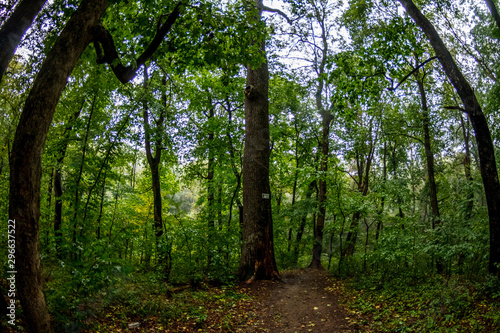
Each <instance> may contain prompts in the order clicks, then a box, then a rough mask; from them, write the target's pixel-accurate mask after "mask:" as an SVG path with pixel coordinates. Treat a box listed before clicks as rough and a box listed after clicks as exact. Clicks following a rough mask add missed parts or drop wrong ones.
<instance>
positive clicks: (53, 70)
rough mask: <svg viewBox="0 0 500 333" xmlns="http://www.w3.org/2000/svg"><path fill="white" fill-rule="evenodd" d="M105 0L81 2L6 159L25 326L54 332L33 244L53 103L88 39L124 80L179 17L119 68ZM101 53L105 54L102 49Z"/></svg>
mask: <svg viewBox="0 0 500 333" xmlns="http://www.w3.org/2000/svg"><path fill="white" fill-rule="evenodd" d="M107 7H108V2H107V1H106V0H84V1H83V2H82V3H81V4H80V6H79V7H78V9H77V10H76V11H75V13H74V14H73V15H72V16H71V18H70V19H69V21H68V23H67V24H66V26H65V27H64V29H63V31H62V32H61V34H60V35H59V37H58V38H57V40H56V42H55V43H54V45H53V46H52V48H51V50H50V52H49V53H48V55H47V58H46V59H45V61H44V62H43V64H42V67H41V68H40V71H39V73H38V75H37V77H36V79H35V82H34V83H33V88H32V89H31V91H30V93H29V96H28V98H27V99H26V102H25V105H24V108H23V112H22V114H21V118H20V120H19V125H18V127H17V129H16V134H15V137H14V142H13V145H12V155H11V158H10V169H11V174H10V193H11V195H10V198H9V216H10V218H11V219H13V220H15V221H16V224H17V230H16V231H17V235H16V236H17V237H16V249H17V251H18V256H17V259H18V264H17V271H18V273H19V274H18V280H19V281H18V290H19V299H20V301H21V305H22V307H23V309H24V313H25V318H26V322H27V323H28V328H29V330H30V331H33V332H40V333H44V332H53V329H52V327H51V324H50V317H49V314H48V311H47V307H46V304H45V299H44V295H43V292H42V285H43V283H42V269H41V265H40V248H39V242H38V232H39V225H38V221H39V217H40V179H41V157H42V151H43V147H44V144H45V139H46V137H47V132H48V130H49V126H50V123H51V121H52V118H53V115H54V111H55V108H56V105H57V103H58V101H59V98H60V96H61V93H62V91H63V89H64V87H65V85H66V82H67V79H68V77H69V76H70V74H71V72H72V70H73V68H74V67H75V66H76V63H77V61H78V59H79V58H80V55H81V54H82V52H83V51H84V50H85V48H86V47H87V46H88V45H89V43H90V42H91V41H92V40H95V41H96V42H98V43H100V45H101V46H102V49H101V48H99V47H98V50H99V52H98V53H99V55H100V60H101V61H103V62H107V63H110V64H111V67H112V69H113V71H114V72H115V74H116V75H117V76H119V78H120V81H121V82H123V83H126V82H128V80H130V79H132V78H133V77H134V76H135V73H136V71H137V68H138V66H140V65H142V64H144V63H145V61H146V60H147V59H148V58H149V57H151V55H152V54H153V53H154V51H155V50H156V48H158V46H159V44H160V43H161V40H162V39H163V37H164V36H165V34H166V33H167V32H168V30H169V29H170V27H171V26H172V25H173V23H174V22H175V20H176V19H177V17H178V16H179V10H180V3H179V4H177V6H176V7H175V9H174V11H173V12H172V13H171V14H170V16H169V17H168V19H167V20H166V22H165V23H164V24H163V25H162V26H161V27H160V29H159V30H158V33H157V35H156V36H155V39H153V42H152V43H151V44H150V46H149V47H148V48H147V49H146V51H145V52H144V53H143V54H142V55H141V56H140V57H139V59H138V61H137V63H136V64H134V65H132V66H127V67H125V66H123V65H122V64H121V62H120V61H119V56H118V53H117V51H116V49H115V48H114V45H113V43H112V39H111V35H110V34H109V32H108V31H107V30H106V29H105V28H104V27H103V26H102V25H101V24H100V22H99V21H100V18H101V16H102V15H103V14H104V12H105V10H106V8H107ZM102 51H104V52H102ZM117 60H118V61H117Z"/></svg>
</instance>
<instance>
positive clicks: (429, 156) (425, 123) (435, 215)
mask: <svg viewBox="0 0 500 333" xmlns="http://www.w3.org/2000/svg"><path fill="white" fill-rule="evenodd" d="M417 63H418V60H417ZM424 75H425V74H424ZM415 77H416V80H417V85H418V91H419V93H420V101H421V104H422V129H423V131H424V150H425V158H426V161H427V163H426V164H427V181H428V183H429V197H430V203H431V210H432V215H431V223H432V229H433V230H437V229H439V228H440V224H441V220H440V218H439V204H438V197H437V186H436V178H435V177H434V154H433V153H432V148H431V135H430V130H429V125H430V118H429V107H428V106H427V95H426V94H425V88H424V82H423V81H424V79H423V78H422V79H419V78H418V71H417V72H416V73H415ZM400 209H401V208H400ZM438 242H439V241H438ZM438 244H439V243H438ZM436 269H437V272H438V273H439V274H441V273H443V263H442V260H441V258H437V260H436Z"/></svg>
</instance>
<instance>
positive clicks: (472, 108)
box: [399, 0, 500, 274]
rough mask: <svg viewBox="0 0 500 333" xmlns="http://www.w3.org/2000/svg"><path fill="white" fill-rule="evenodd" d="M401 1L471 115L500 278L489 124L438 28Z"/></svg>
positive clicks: (497, 194)
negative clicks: (425, 36) (425, 37)
mask: <svg viewBox="0 0 500 333" xmlns="http://www.w3.org/2000/svg"><path fill="white" fill-rule="evenodd" d="M399 1H400V2H401V4H402V5H403V6H404V7H405V8H406V11H407V12H408V14H409V15H410V16H411V17H412V18H413V20H414V21H415V22H416V23H417V25H418V26H420V28H421V29H422V31H423V32H424V33H425V34H426V35H427V38H428V39H429V41H430V43H431V45H432V47H433V49H434V51H435V52H436V55H437V56H438V58H439V61H440V62H441V65H442V67H443V69H444V71H445V73H446V75H447V76H448V78H449V80H450V81H451V83H452V84H453V86H454V87H455V90H456V91H457V93H458V95H459V96H460V99H461V100H462V103H463V105H464V109H465V112H466V113H467V114H468V115H469V117H470V120H471V123H472V126H473V127H474V132H475V136H476V142H477V147H478V151H479V161H480V169H481V176H482V178H483V184H484V192H485V194H486V203H487V206H488V215H489V226H490V258H489V264H488V270H489V272H490V273H492V274H498V273H499V272H500V270H499V268H498V267H497V264H498V263H500V207H499V206H498V205H499V203H500V183H499V181H498V172H497V166H496V161H495V150H494V147H493V141H492V139H491V134H490V129H489V127H488V122H487V120H486V117H485V116H484V113H483V111H482V109H481V106H480V105H479V102H478V100H477V98H476V96H475V94H474V90H473V89H472V88H471V86H470V85H469V82H468V81H467V79H466V78H465V77H464V76H463V74H462V72H461V71H460V69H459V68H458V66H457V65H456V63H455V61H454V60H453V57H452V56H451V54H450V52H449V51H448V49H447V48H446V46H445V45H444V43H443V41H442V39H441V37H440V36H439V34H438V33H437V31H436V29H435V28H434V26H433V25H432V24H431V23H430V22H429V20H428V19H427V18H426V17H425V16H424V15H423V14H422V12H421V11H420V10H419V9H418V8H417V7H416V6H415V4H414V3H413V2H412V1H411V0H399Z"/></svg>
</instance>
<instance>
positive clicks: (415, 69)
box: [387, 56, 438, 91]
mask: <svg viewBox="0 0 500 333" xmlns="http://www.w3.org/2000/svg"><path fill="white" fill-rule="evenodd" d="M437 58H438V57H437V56H434V57H431V58H429V59H427V60H426V61H424V62H423V63H421V64H420V65H418V66H417V67H415V68H414V69H413V70H412V71H411V72H410V73H408V74H407V75H406V76H405V77H404V78H403V79H402V80H401V81H400V82H399V83H398V84H397V85H396V87H393V82H394V81H393V80H392V79H391V78H388V79H389V80H390V81H391V87H390V88H387V90H389V91H395V90H396V89H398V87H399V86H400V85H401V83H403V82H405V81H406V79H408V78H409V77H410V76H411V75H412V74H413V73H415V72H416V71H418V70H419V69H420V68H421V67H423V66H425V64H427V63H428V62H431V61H432V60H434V59H437Z"/></svg>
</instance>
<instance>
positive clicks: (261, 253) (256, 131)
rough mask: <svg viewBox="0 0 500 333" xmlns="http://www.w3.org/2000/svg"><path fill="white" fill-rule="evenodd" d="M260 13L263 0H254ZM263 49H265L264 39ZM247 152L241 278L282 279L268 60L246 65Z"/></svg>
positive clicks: (244, 164)
mask: <svg viewBox="0 0 500 333" xmlns="http://www.w3.org/2000/svg"><path fill="white" fill-rule="evenodd" d="M255 4H256V6H257V8H258V17H257V19H260V17H261V14H262V12H261V8H262V0H255ZM260 47H261V52H262V53H265V43H264V42H262V43H261V45H260ZM247 71H248V72H247V87H246V88H245V152H244V157H243V230H242V237H243V244H242V249H241V259H240V266H239V276H240V278H241V279H247V278H249V277H251V279H252V280H253V279H279V274H278V268H277V266H276V260H275V257H274V242H273V216H272V212H271V189H270V186H269V157H270V154H271V150H270V147H269V100H268V93H269V71H268V67H267V61H266V62H264V63H263V64H262V65H261V66H260V67H258V68H256V69H253V68H252V67H251V66H247Z"/></svg>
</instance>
